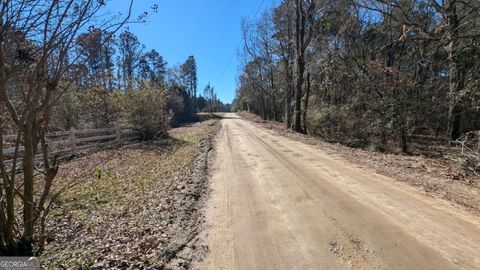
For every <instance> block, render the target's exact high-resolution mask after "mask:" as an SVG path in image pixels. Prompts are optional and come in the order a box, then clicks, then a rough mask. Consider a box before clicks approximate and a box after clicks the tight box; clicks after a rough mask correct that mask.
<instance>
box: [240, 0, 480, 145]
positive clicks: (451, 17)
mask: <svg viewBox="0 0 480 270" xmlns="http://www.w3.org/2000/svg"><path fill="white" fill-rule="evenodd" d="M479 10H480V2H479V1H476V0H466V1H458V0H444V1H436V0H389V1H384V0H339V1H325V0H283V1H281V3H280V4H279V5H278V6H277V7H275V8H273V9H272V10H269V11H268V12H265V13H264V14H263V16H262V17H261V18H259V19H258V20H256V21H248V20H244V22H243V24H242V25H243V27H242V29H243V41H244V43H243V49H242V51H241V53H240V58H241V60H242V66H241V72H240V74H239V77H238V81H239V85H238V89H237V93H236V98H235V101H234V104H233V107H234V109H235V110H248V111H250V112H253V113H256V114H258V115H260V116H262V117H263V118H264V119H269V120H275V121H282V122H283V123H285V125H286V127H287V128H290V129H292V130H294V131H297V132H302V133H308V134H313V135H318V136H321V137H324V138H326V139H328V140H331V141H339V142H342V143H346V144H349V145H353V146H361V147H365V146H370V147H372V148H374V149H378V150H383V149H384V148H385V146H386V144H387V143H388V142H392V141H393V142H396V143H397V145H398V146H399V149H401V150H402V151H403V152H408V151H409V138H411V137H412V136H418V135H423V136H429V137H431V138H437V139H439V140H440V139H441V140H442V141H443V142H444V143H450V142H452V141H454V140H456V139H458V138H459V137H460V136H462V135H463V134H466V133H468V132H469V131H472V130H479V129H480V113H479V112H480V72H479V65H478V63H479V60H480V12H479Z"/></svg>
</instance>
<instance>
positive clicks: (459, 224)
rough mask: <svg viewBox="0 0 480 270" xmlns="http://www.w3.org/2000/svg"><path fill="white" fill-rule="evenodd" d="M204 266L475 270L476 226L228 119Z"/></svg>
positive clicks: (473, 220)
mask: <svg viewBox="0 0 480 270" xmlns="http://www.w3.org/2000/svg"><path fill="white" fill-rule="evenodd" d="M212 185H213V193H212V198H211V199H210V205H209V209H208V213H207V218H208V221H209V224H210V226H209V230H208V237H207V243H208V246H209V253H208V255H207V258H206V259H205V261H204V265H203V268H204V269H352V268H353V269H480V219H478V218H477V217H473V216H471V215H469V214H468V213H467V212H465V211H463V210H462V209H460V208H458V207H455V206H453V205H451V204H450V203H448V202H446V201H443V200H441V199H436V198H431V197H427V196H425V195H423V194H421V193H420V192H419V191H418V190H417V189H415V188H413V187H410V186H407V185H405V184H402V183H398V182H395V181H394V180H392V179H389V178H387V177H383V176H380V175H378V174H375V173H373V172H371V171H367V170H365V169H360V168H358V167H356V166H355V165H353V164H351V163H348V162H346V161H343V160H341V159H340V158H339V157H336V156H332V155H327V154H326V153H324V152H322V151H321V150H320V149H318V148H315V147H314V146H311V145H306V144H303V143H301V142H296V141H292V140H290V139H287V138H285V137H282V136H277V135H275V134H273V132H272V131H269V130H266V129H263V128H261V127H258V126H255V125H254V124H252V123H250V122H248V121H246V120H242V119H239V118H238V117H237V116H236V115H234V114H227V115H226V118H225V119H224V120H222V129H221V131H220V134H219V137H218V138H217V142H216V158H215V164H214V169H213V176H212Z"/></svg>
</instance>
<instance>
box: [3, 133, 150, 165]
mask: <svg viewBox="0 0 480 270" xmlns="http://www.w3.org/2000/svg"><path fill="white" fill-rule="evenodd" d="M141 136H142V133H141V132H137V131H134V130H132V129H131V128H128V127H119V126H118V127H114V128H102V129H85V130H76V129H73V128H72V129H70V130H69V131H60V132H52V133H49V134H47V135H46V139H47V144H48V147H49V150H50V151H49V153H50V155H51V156H58V158H60V159H62V158H63V159H65V158H69V157H74V156H77V155H79V154H83V153H86V152H88V151H91V150H93V149H95V148H100V147H106V146H111V145H114V144H118V143H122V142H127V141H133V140H138V139H140V138H141ZM3 138H4V142H5V143H6V144H7V145H8V144H10V145H14V143H15V140H16V138H17V135H4V136H3ZM38 149H40V145H38ZM15 150H16V148H15V147H13V146H10V147H6V148H3V149H2V152H3V154H4V156H5V158H6V160H5V161H4V164H5V166H6V167H7V168H9V167H10V168H11V166H12V165H13V161H14V160H13V155H14V153H15ZM23 151H24V147H23V146H19V147H18V152H19V155H18V156H19V158H18V159H17V167H21V165H22V158H20V157H21V156H22V154H23ZM42 159H43V156H42V155H41V154H39V155H37V156H35V160H36V161H37V162H40V161H41V160H42Z"/></svg>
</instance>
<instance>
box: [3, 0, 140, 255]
mask: <svg viewBox="0 0 480 270" xmlns="http://www.w3.org/2000/svg"><path fill="white" fill-rule="evenodd" d="M132 3H133V2H131V3H130V10H131V7H132ZM104 6H105V3H104V1H97V0H80V1H77V0H59V1H41V0H35V1H20V0H5V1H2V2H1V4H0V115H1V116H2V118H1V123H0V124H1V125H2V128H1V129H0V147H1V148H2V149H3V148H4V138H3V136H4V135H5V132H6V131H7V130H9V131H14V132H16V140H15V145H14V151H13V154H12V155H11V156H10V158H11V159H12V160H13V162H12V163H11V164H10V166H9V168H7V166H6V164H5V163H4V161H5V159H6V155H5V154H4V153H3V151H2V152H1V153H0V172H1V178H2V183H1V189H0V191H1V192H0V225H1V226H0V227H1V231H0V245H1V246H2V247H10V248H11V249H15V248H16V247H17V246H20V245H27V246H30V245H31V243H32V241H33V238H34V236H35V233H36V227H37V225H38V222H39V221H42V220H44V219H45V216H46V214H47V213H48V209H49V207H50V205H51V202H52V199H53V198H54V196H51V194H50V193H51V189H52V184H53V180H54V178H55V176H56V174H57V171H58V166H59V162H58V160H57V158H56V157H51V156H50V149H49V145H48V141H47V139H46V133H47V131H48V127H49V122H50V116H51V111H52V108H53V106H54V105H55V104H56V102H57V101H58V100H59V98H60V97H61V96H62V94H63V93H65V92H66V91H67V89H68V88H69V86H70V85H71V84H72V82H73V80H74V79H75V72H76V70H77V67H78V66H79V64H81V63H80V62H79V61H81V55H80V54H79V52H77V51H76V50H74V48H75V45H76V44H75V43H76V40H77V38H78V36H79V34H80V32H81V31H84V30H86V27H87V26H88V24H90V23H93V22H98V23H102V24H103V25H104V28H103V30H105V31H108V32H109V33H112V34H113V33H115V32H116V31H117V30H118V29H119V28H120V27H121V26H122V25H124V24H125V23H127V21H128V19H129V17H130V10H129V12H128V14H127V15H126V17H125V18H124V19H122V20H118V21H116V22H113V23H112V22H99V21H98V20H99V17H102V14H101V10H102V8H103V7H104ZM38 159H40V160H41V162H40V163H39V162H37V161H38ZM40 164H41V165H40ZM19 169H21V174H19ZM15 196H16V197H17V198H19V200H20V202H21V203H20V205H21V206H22V208H23V214H22V216H23V220H22V222H21V223H20V222H19V221H18V220H17V219H16V217H15V212H16V207H17V206H18V205H19V204H16V203H15ZM4 198H5V199H4Z"/></svg>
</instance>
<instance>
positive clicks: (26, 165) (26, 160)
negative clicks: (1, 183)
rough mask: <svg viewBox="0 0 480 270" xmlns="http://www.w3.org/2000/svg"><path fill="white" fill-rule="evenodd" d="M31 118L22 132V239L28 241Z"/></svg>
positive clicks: (30, 222)
mask: <svg viewBox="0 0 480 270" xmlns="http://www.w3.org/2000/svg"><path fill="white" fill-rule="evenodd" d="M33 133H34V126H33V120H32V116H29V117H28V119H27V121H26V124H25V127H24V131H23V137H24V148H25V151H24V155H23V161H22V163H23V200H24V202H23V226H24V231H23V237H24V238H25V239H27V240H30V239H31V238H32V237H33V230H34V226H33V225H34V224H33V203H34V202H33V189H34V186H33V178H34V175H33V172H34V157H35V147H36V145H35V139H34V134H33Z"/></svg>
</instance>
